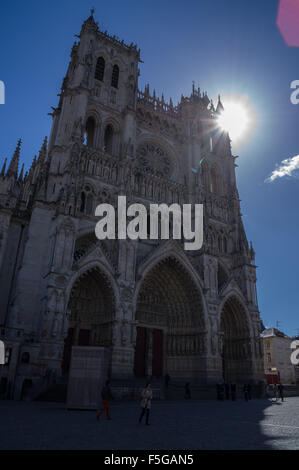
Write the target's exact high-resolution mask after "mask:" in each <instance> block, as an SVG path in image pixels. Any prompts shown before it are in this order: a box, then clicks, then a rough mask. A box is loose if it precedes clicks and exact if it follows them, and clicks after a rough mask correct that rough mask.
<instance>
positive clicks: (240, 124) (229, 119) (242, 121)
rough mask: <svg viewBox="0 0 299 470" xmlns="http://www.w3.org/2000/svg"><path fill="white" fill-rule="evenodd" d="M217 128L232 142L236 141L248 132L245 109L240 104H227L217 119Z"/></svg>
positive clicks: (247, 118)
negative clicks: (227, 135)
mask: <svg viewBox="0 0 299 470" xmlns="http://www.w3.org/2000/svg"><path fill="white" fill-rule="evenodd" d="M218 123H219V126H220V127H221V128H222V129H223V130H224V131H226V132H228V133H229V136H230V138H231V139H232V140H238V139H240V138H241V137H243V136H244V134H245V133H246V131H247V130H248V127H249V123H250V119H249V115H248V111H247V109H246V107H245V106H244V105H243V104H241V103H234V102H228V103H225V104H224V110H223V111H222V113H221V114H220V116H219V118H218Z"/></svg>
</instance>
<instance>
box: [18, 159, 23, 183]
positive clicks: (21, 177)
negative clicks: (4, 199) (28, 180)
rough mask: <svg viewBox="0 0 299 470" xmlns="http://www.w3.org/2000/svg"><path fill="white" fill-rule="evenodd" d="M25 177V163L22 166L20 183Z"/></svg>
mask: <svg viewBox="0 0 299 470" xmlns="http://www.w3.org/2000/svg"><path fill="white" fill-rule="evenodd" d="M23 175H24V163H23V165H22V168H21V173H20V176H19V181H20V182H21V181H23Z"/></svg>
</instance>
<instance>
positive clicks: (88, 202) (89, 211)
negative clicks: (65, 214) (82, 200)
mask: <svg viewBox="0 0 299 470" xmlns="http://www.w3.org/2000/svg"><path fill="white" fill-rule="evenodd" d="M92 209H93V197H92V194H88V196H87V199H86V214H87V215H92V212H93V211H92Z"/></svg>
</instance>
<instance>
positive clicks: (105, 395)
mask: <svg viewBox="0 0 299 470" xmlns="http://www.w3.org/2000/svg"><path fill="white" fill-rule="evenodd" d="M101 395H102V403H103V408H102V409H101V410H100V411H99V412H98V414H97V421H98V420H99V419H100V417H101V416H102V414H103V413H104V412H105V411H106V416H107V419H108V420H111V416H110V407H109V401H110V400H112V399H113V396H112V393H111V388H110V380H107V381H106V385H105V386H104V387H103V389H102V393H101Z"/></svg>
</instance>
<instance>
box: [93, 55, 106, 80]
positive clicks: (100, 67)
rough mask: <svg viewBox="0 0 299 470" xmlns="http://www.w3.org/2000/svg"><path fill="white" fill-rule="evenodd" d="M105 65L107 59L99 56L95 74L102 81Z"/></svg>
mask: <svg viewBox="0 0 299 470" xmlns="http://www.w3.org/2000/svg"><path fill="white" fill-rule="evenodd" d="M105 65H106V63H105V59H104V58H103V57H99V58H98V60H97V65H96V71H95V76H94V78H95V79H96V80H100V81H101V82H102V81H103V80H104V74H105Z"/></svg>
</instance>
